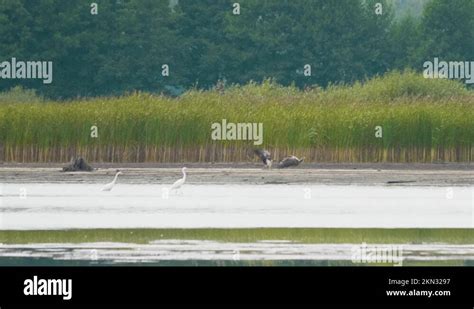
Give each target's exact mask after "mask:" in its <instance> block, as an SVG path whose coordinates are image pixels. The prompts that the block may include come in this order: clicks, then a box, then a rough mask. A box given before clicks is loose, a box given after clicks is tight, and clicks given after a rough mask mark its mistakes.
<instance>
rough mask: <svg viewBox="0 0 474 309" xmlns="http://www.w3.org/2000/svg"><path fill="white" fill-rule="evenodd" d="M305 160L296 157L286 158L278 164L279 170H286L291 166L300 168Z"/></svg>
mask: <svg viewBox="0 0 474 309" xmlns="http://www.w3.org/2000/svg"><path fill="white" fill-rule="evenodd" d="M303 160H304V158H301V160H300V159H298V158H297V157H295V156H289V157H286V158H284V159H283V160H281V161H280V163H278V168H286V167H290V166H298V165H299V164H300V163H301V162H303Z"/></svg>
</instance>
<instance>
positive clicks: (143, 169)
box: [0, 163, 474, 186]
mask: <svg viewBox="0 0 474 309" xmlns="http://www.w3.org/2000/svg"><path fill="white" fill-rule="evenodd" d="M92 165H93V166H94V167H95V168H96V170H94V171H93V172H62V167H63V166H65V164H15V163H3V164H0V183H91V184H93V183H107V182H108V181H110V180H111V177H113V175H114V174H115V171H116V170H117V169H120V170H121V171H122V172H123V175H121V176H120V178H119V182H120V183H124V184H152V183H155V184H169V183H173V182H174V181H175V180H176V179H178V178H180V177H181V170H180V169H181V167H182V166H187V167H188V178H187V183H189V184H261V185H264V184H318V185H319V184H320V185H365V186H367V185H368V186H370V185H387V186H390V185H397V186H400V185H402V186H472V185H474V164H468V163H467V164H373V163H370V164H344V163H342V164H336V163H325V164H314V163H312V164H304V165H302V166H299V167H296V168H289V169H271V170H268V169H263V168H262V166H261V165H259V164H248V163H242V164H240V163H234V164H202V163H183V164H152V163H137V164H135V163H134V164H131V163H106V164H92Z"/></svg>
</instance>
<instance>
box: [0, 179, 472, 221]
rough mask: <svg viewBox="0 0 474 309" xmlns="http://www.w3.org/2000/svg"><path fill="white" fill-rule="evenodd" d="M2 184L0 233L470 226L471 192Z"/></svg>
mask: <svg viewBox="0 0 474 309" xmlns="http://www.w3.org/2000/svg"><path fill="white" fill-rule="evenodd" d="M101 187H102V186H101V185H97V184H93V185H91V184H56V183H55V184H48V183H46V184H3V185H2V186H1V193H2V196H1V197H0V203H1V204H0V229H4V230H7V229H8V230H11V229H17V230H30V229H71V228H201V227H210V228H213V227H215V228H217V227H220V228H237V227H386V228H397V227H400V228H405V227H414V228H448V227H450V228H472V227H474V188H473V187H453V188H450V187H449V188H448V187H414V186H407V187H403V186H321V185H308V186H304V185H185V186H184V187H183V188H182V190H181V192H179V193H174V192H173V193H170V194H168V190H167V188H168V187H167V186H163V185H152V184H120V183H119V184H117V185H116V186H115V187H114V189H113V190H112V191H111V192H102V191H100V189H101Z"/></svg>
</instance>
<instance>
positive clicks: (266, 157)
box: [253, 149, 272, 168]
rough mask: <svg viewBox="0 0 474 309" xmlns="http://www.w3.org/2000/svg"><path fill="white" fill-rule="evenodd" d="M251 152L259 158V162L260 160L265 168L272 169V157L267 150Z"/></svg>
mask: <svg viewBox="0 0 474 309" xmlns="http://www.w3.org/2000/svg"><path fill="white" fill-rule="evenodd" d="M253 152H254V153H255V154H256V155H257V156H258V157H259V158H260V160H262V162H263V164H265V166H266V167H268V168H271V167H272V156H271V155H270V152H268V150H265V149H255V150H254V151H253Z"/></svg>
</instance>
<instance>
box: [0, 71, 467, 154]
mask: <svg viewBox="0 0 474 309" xmlns="http://www.w3.org/2000/svg"><path fill="white" fill-rule="evenodd" d="M7 98H8V96H7ZM222 119H226V120H227V122H234V123H239V122H242V123H263V128H264V135H263V145H261V146H255V145H254V144H253V142H252V141H229V140H227V141H214V140H212V139H211V132H212V130H211V125H212V123H215V122H217V123H221V122H222ZM92 126H97V128H98V137H97V138H93V137H91V127H92ZM377 126H380V127H382V138H377V137H376V135H375V132H376V131H375V128H376V127H377ZM255 147H263V148H267V149H269V150H270V151H272V153H273V154H274V157H276V158H281V157H283V156H285V155H288V154H295V155H298V156H304V157H305V158H306V160H307V161H315V162H399V163H405V162H406V163H408V162H472V161H474V92H473V91H470V90H467V89H466V88H465V87H464V86H463V85H462V84H461V83H459V82H455V81H447V80H428V79H424V78H423V77H422V76H420V75H418V74H416V73H413V72H404V73H398V72H393V73H389V74H387V75H386V76H383V77H378V78H375V79H373V80H370V81H366V82H364V83H356V84H354V85H352V86H343V85H339V86H330V87H328V88H327V89H320V88H317V87H315V88H312V89H307V90H304V91H303V90H299V89H297V88H295V87H282V86H279V85H277V84H276V83H273V82H272V81H269V80H268V81H265V82H263V83H261V84H256V83H250V84H248V85H245V86H232V87H229V88H227V89H226V90H225V91H224V92H222V91H214V90H210V91H198V90H192V91H189V92H187V93H186V94H184V95H183V96H181V97H179V98H168V97H164V96H159V95H153V94H147V93H134V94H130V95H127V96H124V97H113V98H93V99H81V100H75V101H67V102H51V101H47V100H45V101H38V102H30V101H28V102H19V101H15V100H8V99H7V100H5V99H3V100H0V161H7V162H66V161H69V160H70V159H71V157H72V156H76V155H82V156H84V157H85V158H86V159H87V160H89V161H92V162H246V161H251V160H255V158H254V157H253V156H252V155H251V149H253V148H255Z"/></svg>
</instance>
